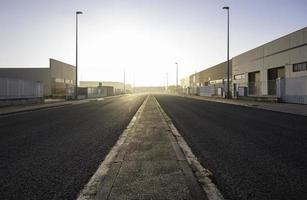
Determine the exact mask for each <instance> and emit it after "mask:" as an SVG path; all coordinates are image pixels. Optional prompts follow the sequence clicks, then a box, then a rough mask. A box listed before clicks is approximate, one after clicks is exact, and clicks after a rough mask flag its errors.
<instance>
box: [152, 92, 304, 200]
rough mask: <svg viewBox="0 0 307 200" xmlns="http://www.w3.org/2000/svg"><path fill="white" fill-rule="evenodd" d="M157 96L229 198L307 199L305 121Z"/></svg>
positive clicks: (208, 103)
mask: <svg viewBox="0 0 307 200" xmlns="http://www.w3.org/2000/svg"><path fill="white" fill-rule="evenodd" d="M156 97H157V100H158V102H159V103H160V104H161V106H162V108H163V109H164V110H165V112H166V113H167V114H168V115H169V116H170V117H171V118H172V120H173V122H174V124H175V125H176V127H177V128H178V129H179V131H180V132H181V133H182V134H183V135H184V137H185V139H186V140H187V142H188V143H189V145H190V147H191V148H192V150H193V152H194V153H195V154H196V156H197V157H198V158H199V159H200V160H201V162H202V164H203V165H204V166H205V167H207V168H209V169H210V170H211V171H212V172H213V173H214V181H215V182H216V184H217V185H218V187H219V189H220V190H221V191H222V192H223V194H224V195H225V197H226V198H229V199H306V198H307V176H306V174H307V154H306V150H307V134H306V133H307V117H303V116H298V115H292V114H284V113H278V112H271V111H265V110H260V109H254V108H248V107H242V106H236V105H229V104H222V103H215V102H208V101H203V100H196V99H191V98H184V97H179V96H167V95H156Z"/></svg>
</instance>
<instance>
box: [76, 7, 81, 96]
mask: <svg viewBox="0 0 307 200" xmlns="http://www.w3.org/2000/svg"><path fill="white" fill-rule="evenodd" d="M81 14H83V13H82V12H81V11H77V12H76V90H75V99H78V15H81Z"/></svg>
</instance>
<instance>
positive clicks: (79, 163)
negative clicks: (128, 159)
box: [0, 95, 145, 199]
mask: <svg viewBox="0 0 307 200" xmlns="http://www.w3.org/2000/svg"><path fill="white" fill-rule="evenodd" d="M144 98H145V96H134V95H133V96H132V95H131V96H124V97H118V98H113V99H105V100H103V101H97V102H90V103H85V104H79V105H72V106H65V107H61V108H54V109H48V110H40V111H34V112H28V113H21V114H17V115H12V116H5V117H1V118H0V130H1V133H0V160H1V162H0V177H1V179H0V199H74V198H75V197H76V196H77V195H78V192H79V191H80V190H81V189H82V188H83V186H84V185H85V184H86V183H87V181H88V180H89V178H90V177H91V176H92V174H93V173H94V172H95V170H96V169H97V168H98V165H99V164H100V163H101V161H102V160H103V159H104V157H105V156H106V155H107V153H108V152H109V150H110V149H111V147H112V146H113V145H114V144H115V142H116V141H117V139H118V137H119V135H120V134H121V133H122V131H123V130H124V128H125V127H126V126H127V125H128V123H129V122H130V120H131V118H132V117H133V115H134V114H135V112H136V111H137V109H138V108H139V106H140V105H141V104H142V102H143V100H144Z"/></svg>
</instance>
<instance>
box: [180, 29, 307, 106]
mask: <svg viewBox="0 0 307 200" xmlns="http://www.w3.org/2000/svg"><path fill="white" fill-rule="evenodd" d="M230 77H231V78H230V90H231V92H232V96H233V97H234V98H243V97H244V98H252V99H255V100H256V99H262V100H269V101H270V100H272V101H275V100H276V101H282V102H289V103H302V104H307V27H305V28H303V29H301V30H298V31H295V32H293V33H290V34H288V35H286V36H283V37H281V38H278V39H276V40H273V41H271V42H269V43H266V44H264V45H261V46H259V47H257V48H254V49H252V50H250V51H247V52H244V53H242V54H240V55H238V56H235V57H233V58H232V59H231V60H230ZM182 87H183V88H184V90H185V92H186V93H188V94H195V95H201V96H223V95H224V94H225V90H226V88H227V62H223V63H221V64H218V65H215V66H213V67H210V68H208V69H206V70H203V71H201V72H198V73H195V74H192V75H190V76H189V83H187V78H185V79H182Z"/></svg>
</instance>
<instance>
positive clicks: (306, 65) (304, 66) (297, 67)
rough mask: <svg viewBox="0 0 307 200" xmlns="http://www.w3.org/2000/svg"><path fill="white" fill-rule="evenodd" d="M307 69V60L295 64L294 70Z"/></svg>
mask: <svg viewBox="0 0 307 200" xmlns="http://www.w3.org/2000/svg"><path fill="white" fill-rule="evenodd" d="M300 71H307V62H303V63H297V64H293V72H300Z"/></svg>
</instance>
